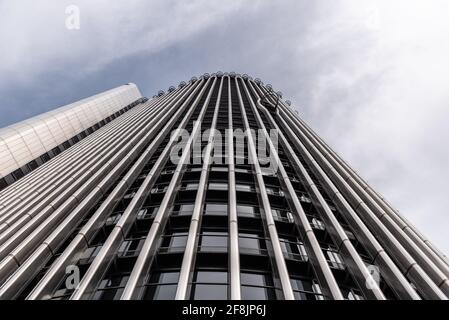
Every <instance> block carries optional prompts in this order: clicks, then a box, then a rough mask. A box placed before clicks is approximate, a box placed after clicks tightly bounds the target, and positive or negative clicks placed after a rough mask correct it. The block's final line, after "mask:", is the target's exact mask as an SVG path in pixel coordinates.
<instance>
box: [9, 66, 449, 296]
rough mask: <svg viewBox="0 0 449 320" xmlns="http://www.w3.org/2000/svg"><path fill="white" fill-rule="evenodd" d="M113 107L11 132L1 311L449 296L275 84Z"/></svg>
mask: <svg viewBox="0 0 449 320" xmlns="http://www.w3.org/2000/svg"><path fill="white" fill-rule="evenodd" d="M106 94H107V96H108V97H109V98H108V99H106V98H105V97H103V95H102V94H100V95H99V96H94V97H92V98H89V99H87V100H82V101H81V102H79V103H75V104H74V105H70V106H67V107H64V108H62V109H57V110H55V111H54V112H52V113H49V114H44V115H42V116H40V117H36V118H33V119H31V120H28V121H25V122H23V123H19V124H16V125H13V126H11V127H8V128H6V129H4V131H1V134H0V148H1V149H0V154H1V161H2V162H1V167H0V170H1V171H0V172H1V174H2V177H3V178H2V180H1V181H2V190H1V191H0V284H1V287H0V298H1V299H234V300H239V299H281V300H282V299H286V300H292V299H297V300H324V299H336V300H341V299H355V300H356V299H378V300H384V299H447V297H448V296H449V281H448V275H449V265H448V261H447V258H446V257H445V256H444V255H443V254H442V253H441V252H439V251H438V250H437V249H436V248H435V247H434V246H433V245H432V244H431V243H430V242H429V241H428V240H427V239H426V238H425V237H424V236H423V235H422V234H421V233H419V231H418V230H416V228H414V227H413V226H412V225H411V224H410V223H409V222H407V221H406V220H405V218H404V217H402V216H401V215H400V214H399V213H398V212H397V211H395V210H394V209H393V207H392V206H391V205H390V204H389V203H387V201H386V200H385V199H383V198H382V196H381V195H379V194H378V193H376V192H375V191H374V190H373V189H372V188H371V187H370V186H369V185H367V184H366V183H365V182H364V181H363V179H362V178H361V177H360V176H359V175H358V174H357V173H356V172H354V171H353V170H352V169H351V168H350V166H349V165H348V164H347V163H346V162H344V161H343V160H342V159H341V158H340V157H339V156H338V155H337V154H336V153H335V152H334V151H332V149H331V148H330V147H329V146H328V145H327V144H326V143H325V142H324V141H323V140H322V139H321V138H320V137H319V136H318V135H317V134H316V133H314V131H312V129H310V127H309V126H308V125H307V124H306V123H305V122H304V121H303V120H302V119H301V118H300V117H299V116H298V115H297V114H296V112H295V111H294V109H293V108H292V107H290V106H289V103H288V102H285V101H283V100H282V95H281V93H276V92H275V91H274V90H273V89H272V87H271V86H270V85H265V84H263V83H262V82H261V81H260V80H259V79H254V80H253V79H252V78H251V77H249V76H247V75H239V74H235V73H229V74H228V73H225V74H223V73H221V72H218V73H215V74H212V75H209V74H204V75H203V76H201V77H200V78H199V79H197V78H195V77H194V78H192V79H191V80H190V81H189V82H188V83H185V82H182V83H180V84H179V86H178V87H177V88H175V87H170V88H169V89H168V91H167V92H166V93H165V92H163V91H161V92H159V94H158V95H156V96H154V97H153V98H152V99H149V100H148V99H146V98H143V97H142V96H141V94H140V93H139V91H138V89H137V87H135V85H133V84H129V85H125V86H122V87H119V88H117V89H113V90H112V91H108V92H107V93H106ZM112 101H114V103H112ZM111 104H112V105H113V107H112V106H111ZM84 106H85V108H84V109H82V108H83V107H84ZM81 109H82V110H81ZM91 113H92V114H91ZM81 114H83V115H84V117H83V116H81ZM94 115H95V116H94ZM50 119H51V120H50ZM53 119H56V120H54V121H53ZM58 119H59V120H58ZM50 121H53V122H52V123H53V124H49V122H50ZM58 121H59V125H60V126H59V127H58V126H57V124H58ZM72 127H73V128H72ZM52 135H53V136H57V137H54V138H53V139H50V138H51V136H52ZM49 141H51V142H49ZM39 143H41V144H42V146H41V145H39ZM38 145H39V147H38ZM19 147H20V148H19ZM33 148H34V149H33ZM5 159H6V160H5Z"/></svg>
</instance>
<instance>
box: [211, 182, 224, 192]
mask: <svg viewBox="0 0 449 320" xmlns="http://www.w3.org/2000/svg"><path fill="white" fill-rule="evenodd" d="M209 190H224V191H226V190H228V184H227V183H219V182H211V183H209Z"/></svg>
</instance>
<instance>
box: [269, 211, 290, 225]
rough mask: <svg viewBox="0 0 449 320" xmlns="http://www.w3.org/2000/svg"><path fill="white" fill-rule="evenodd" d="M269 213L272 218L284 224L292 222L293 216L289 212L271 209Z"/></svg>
mask: <svg viewBox="0 0 449 320" xmlns="http://www.w3.org/2000/svg"><path fill="white" fill-rule="evenodd" d="M271 213H272V215H273V218H274V219H276V220H279V221H284V222H294V219H293V215H292V213H291V212H289V211H286V210H281V209H272V210H271Z"/></svg>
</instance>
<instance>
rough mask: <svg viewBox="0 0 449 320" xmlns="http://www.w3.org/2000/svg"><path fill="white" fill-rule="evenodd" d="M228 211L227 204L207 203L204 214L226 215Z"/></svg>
mask: <svg viewBox="0 0 449 320" xmlns="http://www.w3.org/2000/svg"><path fill="white" fill-rule="evenodd" d="M227 213H228V205H227V204H216V203H206V208H205V210H204V214H207V215H226V214H227Z"/></svg>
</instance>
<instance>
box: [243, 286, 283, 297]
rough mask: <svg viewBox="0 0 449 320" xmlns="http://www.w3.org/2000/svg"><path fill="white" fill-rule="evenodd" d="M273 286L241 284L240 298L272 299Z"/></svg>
mask: <svg viewBox="0 0 449 320" xmlns="http://www.w3.org/2000/svg"><path fill="white" fill-rule="evenodd" d="M274 299H276V294H275V292H274V289H273V288H264V287H248V286H242V300H274Z"/></svg>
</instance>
